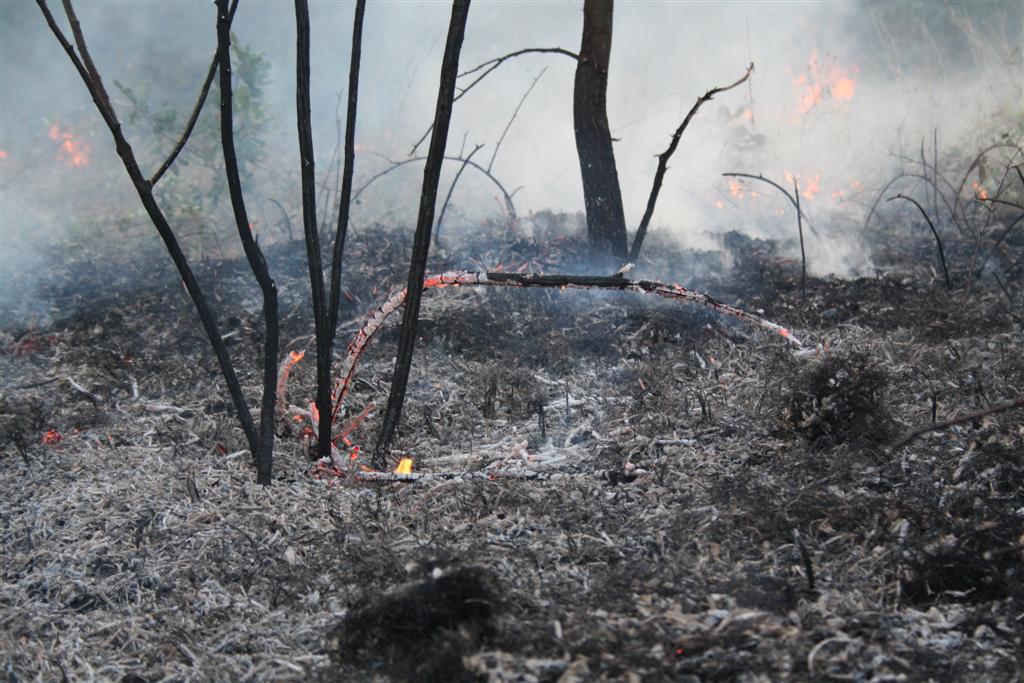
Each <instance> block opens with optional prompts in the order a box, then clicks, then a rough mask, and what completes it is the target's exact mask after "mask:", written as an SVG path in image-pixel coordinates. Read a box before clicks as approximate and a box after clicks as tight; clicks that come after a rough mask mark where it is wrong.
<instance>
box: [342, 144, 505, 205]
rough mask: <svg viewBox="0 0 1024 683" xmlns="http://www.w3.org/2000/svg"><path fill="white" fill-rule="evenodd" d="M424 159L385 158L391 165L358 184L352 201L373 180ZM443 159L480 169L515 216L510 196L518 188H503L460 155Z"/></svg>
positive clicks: (483, 170) (357, 197) (487, 172)
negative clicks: (511, 189) (510, 189)
mask: <svg viewBox="0 0 1024 683" xmlns="http://www.w3.org/2000/svg"><path fill="white" fill-rule="evenodd" d="M426 159H427V157H412V158H411V159H403V160H402V161H392V160H391V159H386V161H388V163H390V164H391V166H389V167H387V168H386V169H384V170H383V171H380V172H379V173H376V174H375V175H373V176H371V177H370V178H369V179H368V180H366V182H364V183H363V184H362V185H360V186H359V188H358V189H357V190H356V191H355V193H354V194H353V195H352V201H353V202H355V201H357V200H358V199H359V197H360V196H362V194H363V192H364V191H366V189H367V188H368V187H370V185H372V184H373V183H374V182H375V181H377V180H379V179H380V178H383V177H384V176H386V175H387V174H389V173H391V172H392V171H394V170H396V169H398V168H401V167H402V166H405V165H407V164H413V163H416V162H419V161H426ZM444 160H445V161H457V162H459V163H461V164H465V165H467V166H469V167H470V168H472V169H475V170H477V171H480V173H482V174H484V175H485V176H487V178H488V180H490V181H491V182H492V183H494V186H495V187H497V188H498V191H499V192H501V195H502V198H503V199H504V200H505V208H506V209H507V210H508V212H509V214H510V215H511V216H512V218H513V219H514V218H515V217H516V215H517V214H516V207H515V204H514V203H513V202H512V197H513V195H515V193H516V192H518V188H517V189H516V190H513V191H512V192H511V193H510V192H509V191H508V190H506V189H505V186H504V185H502V184H501V181H499V180H498V179H497V178H495V177H494V175H493V174H491V173H490V172H489V171H488V170H487V169H486V168H484V167H483V166H481V165H480V164H478V163H476V162H475V161H472V160H470V159H466V158H464V157H461V156H446V157H445V158H444Z"/></svg>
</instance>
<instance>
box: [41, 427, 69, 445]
mask: <svg viewBox="0 0 1024 683" xmlns="http://www.w3.org/2000/svg"><path fill="white" fill-rule="evenodd" d="M63 440H64V436H63V435H62V434H61V433H60V432H58V431H57V430H56V429H47V430H46V432H45V433H44V434H43V443H44V444H46V445H47V446H56V445H57V444H59V443H60V442H61V441H63Z"/></svg>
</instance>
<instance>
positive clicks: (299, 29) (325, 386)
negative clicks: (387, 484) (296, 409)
mask: <svg viewBox="0 0 1024 683" xmlns="http://www.w3.org/2000/svg"><path fill="white" fill-rule="evenodd" d="M295 27H296V34H297V42H296V60H295V64H296V87H295V104H296V112H297V115H296V116H297V120H298V133H299V164H300V167H301V168H300V173H301V179H302V225H303V232H304V235H305V238H306V256H307V259H308V263H309V285H310V290H311V291H312V303H313V327H314V329H315V332H316V387H317V388H316V407H317V410H318V411H319V414H320V424H319V428H320V430H321V431H320V433H321V434H322V433H323V429H324V427H325V425H324V424H323V422H327V423H330V415H331V397H330V375H331V349H330V348H329V347H328V344H327V338H328V332H327V314H328V312H327V304H326V301H325V299H324V271H323V261H322V257H321V254H320V236H319V232H318V231H317V224H316V170H315V160H314V157H313V127H312V124H311V123H310V95H309V68H310V66H309V3H308V2H307V0H295ZM326 427H327V429H328V430H329V428H330V425H329V424H328V425H326ZM328 434H329V431H328ZM318 447H323V448H326V449H328V453H330V451H329V449H330V444H322V443H320V444H318Z"/></svg>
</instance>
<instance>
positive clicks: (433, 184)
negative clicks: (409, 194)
mask: <svg viewBox="0 0 1024 683" xmlns="http://www.w3.org/2000/svg"><path fill="white" fill-rule="evenodd" d="M469 4H470V3H469V0H454V2H453V3H452V16H451V21H450V23H449V25H448V39H447V41H446V42H445V48H444V58H443V59H442V62H441V83H440V86H439V87H438V92H437V105H436V107H435V110H434V127H433V128H434V132H433V134H432V135H431V136H430V147H429V150H428V152H427V162H426V167H425V169H424V171H423V189H422V191H421V192H420V207H419V215H418V217H417V219H416V234H415V237H414V238H413V246H412V258H411V260H410V263H409V280H408V284H407V285H406V300H405V310H404V311H403V312H402V331H401V334H400V336H399V341H398V353H397V357H396V360H395V372H394V376H393V378H392V380H391V391H390V392H389V394H388V403H387V408H386V410H385V412H384V422H383V425H382V426H381V433H380V438H379V439H378V441H377V444H376V446H375V448H374V453H373V464H374V465H375V466H376V468H377V469H383V468H384V463H385V459H386V457H387V452H388V451H389V450H390V448H391V441H392V440H393V439H394V435H395V431H396V429H397V427H398V424H399V422H400V421H401V417H402V404H403V403H404V401H405V390H406V386H407V385H408V381H409V370H410V367H411V365H412V356H413V351H414V349H415V345H416V323H417V322H418V320H419V313H420V300H421V298H422V296H423V279H424V276H425V275H426V267H427V256H428V255H429V252H430V232H431V229H432V228H433V225H434V206H435V204H436V202H437V186H438V183H439V182H440V179H441V166H442V162H443V160H444V150H445V147H446V146H447V144H448V126H449V124H450V123H451V117H452V108H453V104H454V95H455V79H456V78H457V74H458V72H459V53H460V52H461V50H462V41H463V38H464V37H465V33H466V19H467V18H468V16H469ZM329 411H330V407H328V410H327V411H322V412H323V415H324V416H325V419H326V416H327V415H329V414H330V412H329Z"/></svg>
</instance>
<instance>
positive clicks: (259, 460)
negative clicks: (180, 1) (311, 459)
mask: <svg viewBox="0 0 1024 683" xmlns="http://www.w3.org/2000/svg"><path fill="white" fill-rule="evenodd" d="M230 21H231V15H230V12H229V11H228V0H217V52H218V54H219V55H220V57H219V59H218V60H217V61H218V62H219V65H220V137H221V147H222V148H223V150H224V175H225V177H226V179H227V184H228V194H229V196H230V197H231V209H232V212H233V213H234V217H235V227H236V228H237V229H238V239H239V240H240V241H241V242H242V249H243V250H244V251H245V258H246V260H248V261H249V268H250V269H251V270H252V274H253V276H255V278H256V282H258V283H259V286H260V291H261V293H262V294H263V325H264V330H265V333H264V334H265V336H264V339H263V399H262V401H261V402H260V430H259V446H258V449H257V451H256V453H254V456H255V459H256V483H258V484H263V485H267V484H270V479H271V476H272V475H273V467H274V403H275V400H276V386H277V353H278V348H279V345H280V330H279V327H278V324H279V321H278V313H277V284H276V283H275V282H274V279H273V278H272V277H271V276H270V270H269V268H268V267H267V260H266V259H265V258H264V256H263V251H262V250H261V249H260V248H259V245H258V244H256V240H255V238H254V237H253V234H252V225H251V224H250V222H249V217H248V214H247V212H246V209H245V198H244V196H243V194H242V181H241V176H240V174H239V171H238V158H237V156H236V154H235V134H234V113H233V110H234V107H233V93H232V84H231V24H230Z"/></svg>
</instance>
